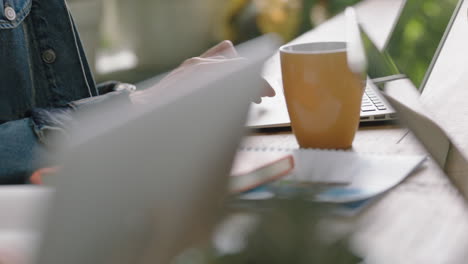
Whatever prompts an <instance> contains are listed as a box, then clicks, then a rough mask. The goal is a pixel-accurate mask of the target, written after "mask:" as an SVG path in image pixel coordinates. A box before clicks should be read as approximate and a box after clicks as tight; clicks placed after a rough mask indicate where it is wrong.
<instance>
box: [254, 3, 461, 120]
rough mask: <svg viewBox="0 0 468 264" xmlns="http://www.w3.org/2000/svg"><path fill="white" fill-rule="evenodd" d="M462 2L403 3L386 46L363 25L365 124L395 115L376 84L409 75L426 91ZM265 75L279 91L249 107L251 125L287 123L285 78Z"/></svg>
mask: <svg viewBox="0 0 468 264" xmlns="http://www.w3.org/2000/svg"><path fill="white" fill-rule="evenodd" d="M462 3H463V0H406V1H404V2H403V4H402V6H401V8H400V10H399V15H398V20H397V21H396V23H395V24H394V26H393V30H392V33H391V34H390V36H389V38H388V39H387V41H386V44H385V46H384V48H383V49H382V50H379V49H378V48H377V47H376V46H375V44H374V43H373V42H372V40H371V39H370V38H369V36H368V35H367V34H366V32H365V31H364V30H363V29H362V27H361V37H362V41H363V44H364V47H365V51H366V56H367V60H368V77H369V80H368V81H367V86H366V89H365V93H364V96H363V101H362V107H361V122H372V121H386V120H392V119H395V118H396V114H395V111H394V109H393V108H392V107H391V105H390V104H388V102H387V101H386V99H385V98H384V97H383V96H382V95H380V93H379V89H378V87H377V85H382V84H384V83H386V82H389V81H394V80H398V79H402V78H409V79H410V80H411V81H412V82H413V84H414V85H415V86H416V87H417V88H418V90H419V91H420V92H422V91H423V90H424V86H425V84H426V81H427V79H428V77H429V75H430V73H431V71H432V68H433V66H434V63H435V62H436V60H437V57H438V56H439V53H440V50H441V49H442V47H443V45H444V42H445V39H446V38H447V35H448V33H449V31H450V28H451V27H452V24H453V21H454V18H455V16H456V14H457V13H458V10H459V9H460V7H461V4H462ZM270 63H272V64H274V63H276V64H279V59H277V58H276V59H272V61H270ZM265 78H266V79H267V81H268V82H269V83H270V85H271V86H272V87H273V88H274V89H275V90H276V91H277V96H276V97H275V98H271V99H269V98H268V99H266V100H263V102H262V104H259V105H252V106H251V111H250V113H249V121H248V126H249V127H251V128H269V127H288V126H290V120H289V115H288V113H287V108H286V102H285V100H284V95H283V92H282V90H283V88H282V81H281V76H265ZM371 80H372V81H371Z"/></svg>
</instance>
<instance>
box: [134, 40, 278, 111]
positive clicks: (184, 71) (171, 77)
mask: <svg viewBox="0 0 468 264" xmlns="http://www.w3.org/2000/svg"><path fill="white" fill-rule="evenodd" d="M241 59H243V58H241V57H239V55H238V54H237V51H236V49H235V48H234V46H233V45H232V42H231V41H228V40H225V41H222V42H220V43H219V44H217V45H216V46H214V47H212V48H211V49H209V50H207V51H206V52H205V53H203V54H202V55H200V56H199V57H194V58H190V59H188V60H186V61H184V62H183V63H182V64H181V65H180V66H179V67H178V68H176V69H175V70H173V71H172V72H171V73H169V74H168V75H167V76H166V77H164V78H163V79H162V80H161V81H160V82H158V83H157V84H156V85H155V86H153V87H151V88H149V89H146V90H141V91H137V92H134V93H132V94H131V99H132V101H133V102H134V103H137V104H139V103H149V102H148V98H151V96H156V95H158V94H161V93H162V92H163V91H164V90H165V89H171V86H174V85H175V83H176V82H177V81H178V80H180V79H181V78H184V76H186V75H188V74H189V73H192V72H193V71H196V70H199V69H200V68H202V67H216V66H217V65H219V64H220V63H229V62H235V61H237V60H241ZM263 86H264V87H263V90H262V95H261V96H269V97H271V96H274V95H275V91H274V90H273V88H271V86H270V85H269V84H268V83H267V82H266V81H264V82H263ZM255 102H256V103H260V102H261V98H257V99H256V100H255Z"/></svg>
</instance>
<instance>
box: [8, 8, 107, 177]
mask: <svg viewBox="0 0 468 264" xmlns="http://www.w3.org/2000/svg"><path fill="white" fill-rule="evenodd" d="M98 95H99V89H98V87H97V86H96V85H95V83H94V80H93V76H92V74H91V71H90V68H89V66H88V63H87V61H86V58H85V54H84V51H83V48H82V45H81V42H80V39H79V36H78V33H77V29H76V27H75V24H74V23H73V20H72V17H71V15H70V13H69V11H68V8H67V5H66V3H65V0H0V184H2V183H9V184H20V183H25V182H27V181H28V177H29V176H30V175H31V172H32V171H34V170H35V169H37V168H39V167H41V166H46V165H47V164H44V163H42V162H44V160H45V159H44V157H47V155H48V153H49V151H50V150H49V149H48V148H47V146H46V145H44V142H43V139H44V135H45V133H44V130H45V129H53V128H54V127H56V128H60V127H61V126H62V125H63V122H65V121H66V119H68V118H70V113H71V112H72V111H73V109H74V106H76V105H74V102H77V100H80V99H83V98H88V97H89V98H91V99H90V100H89V102H88V103H91V104H92V103H93V101H101V100H103V98H102V97H103V96H98ZM106 96H107V95H105V96H104V97H106ZM82 101H83V100H80V102H82ZM39 157H41V160H39Z"/></svg>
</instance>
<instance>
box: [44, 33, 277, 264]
mask: <svg viewBox="0 0 468 264" xmlns="http://www.w3.org/2000/svg"><path fill="white" fill-rule="evenodd" d="M276 48H277V43H276V42H275V41H274V40H272V39H271V38H269V37H266V38H263V39H261V40H257V41H255V42H253V43H251V44H250V45H249V46H248V47H244V50H242V48H241V51H240V52H241V53H242V54H244V55H245V56H246V57H247V58H249V59H250V60H243V61H242V62H241V63H236V64H229V65H220V66H218V67H216V68H206V69H203V68H202V69H201V70H199V71H195V72H193V73H192V74H189V75H188V76H187V77H186V78H185V79H183V80H181V81H180V82H179V83H178V84H177V85H175V86H174V87H172V88H173V89H178V90H174V91H172V92H171V91H168V92H167V93H166V94H165V96H164V98H160V99H158V98H154V99H155V104H154V105H155V106H154V105H152V106H150V107H148V108H145V109H138V108H137V107H133V109H120V108H115V106H106V107H105V108H104V109H99V110H101V111H99V112H93V113H91V114H92V115H91V116H90V115H89V113H87V114H85V116H84V117H83V118H82V119H81V121H80V124H79V126H80V130H79V131H80V132H79V133H78V135H75V136H76V138H77V140H78V143H73V144H72V145H74V147H73V148H72V149H69V150H67V151H64V152H63V157H62V162H61V164H63V165H62V169H61V172H60V173H59V174H58V175H55V176H54V177H52V178H50V179H49V180H50V181H49V182H48V184H49V185H52V186H54V187H55V188H56V193H55V197H54V201H53V203H52V204H51V209H50V212H49V214H48V218H47V221H46V223H47V224H46V228H45V231H44V234H43V239H42V243H41V245H40V250H39V255H38V261H37V263H43V264H45V263H47V264H63V263H67V264H74V263H76V264H82V263H167V262H168V259H169V258H170V257H171V256H172V255H173V254H174V253H175V252H177V250H178V249H179V248H181V247H183V246H185V245H187V244H188V243H190V242H191V241H192V239H194V238H196V237H198V235H200V234H203V233H204V231H206V230H207V229H209V228H210V226H211V225H210V223H212V220H213V216H214V215H215V213H214V212H216V211H217V210H216V209H217V208H218V206H219V205H220V204H221V201H222V198H223V196H224V194H225V192H226V190H227V179H228V178H227V176H228V174H229V171H230V168H231V163H232V159H233V157H234V154H235V152H236V148H237V146H238V144H239V141H240V140H241V137H242V136H243V134H244V132H245V128H244V124H245V118H246V115H247V111H248V106H249V103H250V101H251V99H252V98H254V97H255V96H258V95H259V89H260V87H261V79H260V74H259V73H260V69H261V66H262V64H263V61H264V60H265V59H266V58H267V57H268V56H271V54H272V53H273V51H274V50H276ZM102 110H105V111H104V112H103V111H102ZM109 112H112V113H111V114H110V113H109ZM129 113H130V114H129ZM96 115H98V116H99V117H96ZM116 115H117V116H118V118H116ZM121 120H124V121H121Z"/></svg>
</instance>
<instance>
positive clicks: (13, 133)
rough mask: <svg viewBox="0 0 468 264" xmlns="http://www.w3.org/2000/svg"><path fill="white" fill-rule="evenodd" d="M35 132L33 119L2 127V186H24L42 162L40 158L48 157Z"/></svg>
mask: <svg viewBox="0 0 468 264" xmlns="http://www.w3.org/2000/svg"><path fill="white" fill-rule="evenodd" d="M48 154H49V151H48V150H47V149H46V148H45V146H44V145H43V144H41V143H40V142H39V140H38V137H37V136H36V134H35V132H34V125H33V122H32V120H31V118H24V119H20V120H15V121H10V122H6V123H3V124H1V125H0V184H24V183H27V182H28V179H29V176H30V175H31V173H32V171H34V170H35V169H37V168H38V167H39V166H41V165H42V164H40V163H41V162H40V161H39V160H38V157H46V156H48Z"/></svg>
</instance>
